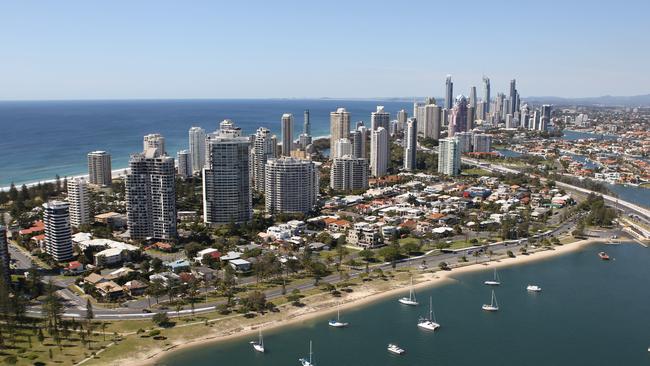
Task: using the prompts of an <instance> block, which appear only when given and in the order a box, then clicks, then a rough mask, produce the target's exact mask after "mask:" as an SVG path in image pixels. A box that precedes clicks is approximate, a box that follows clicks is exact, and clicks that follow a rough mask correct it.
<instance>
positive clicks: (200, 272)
mask: <svg viewBox="0 0 650 366" xmlns="http://www.w3.org/2000/svg"><path fill="white" fill-rule="evenodd" d="M192 274H193V275H194V277H196V278H197V279H200V280H202V281H203V282H210V281H212V280H213V279H214V278H215V276H216V275H217V271H215V270H214V269H212V268H208V267H196V268H193V269H192Z"/></svg>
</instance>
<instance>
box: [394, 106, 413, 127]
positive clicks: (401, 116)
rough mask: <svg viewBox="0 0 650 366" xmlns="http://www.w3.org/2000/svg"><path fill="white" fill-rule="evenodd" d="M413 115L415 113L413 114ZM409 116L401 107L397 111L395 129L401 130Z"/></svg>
mask: <svg viewBox="0 0 650 366" xmlns="http://www.w3.org/2000/svg"><path fill="white" fill-rule="evenodd" d="M413 117H415V115H413ZM408 118H409V114H408V112H407V111H405V110H403V109H401V110H400V111H399V112H397V129H398V130H399V131H403V130H404V129H405V128H406V121H407V120H408Z"/></svg>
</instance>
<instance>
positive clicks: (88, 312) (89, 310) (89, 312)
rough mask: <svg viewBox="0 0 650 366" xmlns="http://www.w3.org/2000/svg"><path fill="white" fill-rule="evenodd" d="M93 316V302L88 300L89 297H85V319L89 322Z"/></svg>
mask: <svg viewBox="0 0 650 366" xmlns="http://www.w3.org/2000/svg"><path fill="white" fill-rule="evenodd" d="M94 318H95V314H94V313H93V304H92V303H91V302H90V299H86V320H88V323H90V322H91V321H92V320H93V319H94Z"/></svg>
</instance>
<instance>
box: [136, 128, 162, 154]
mask: <svg viewBox="0 0 650 366" xmlns="http://www.w3.org/2000/svg"><path fill="white" fill-rule="evenodd" d="M149 148H154V149H158V154H159V155H167V150H165V138H164V137H163V136H162V135H161V134H159V133H151V134H149V135H145V136H144V138H143V139H142V151H147V149H149Z"/></svg>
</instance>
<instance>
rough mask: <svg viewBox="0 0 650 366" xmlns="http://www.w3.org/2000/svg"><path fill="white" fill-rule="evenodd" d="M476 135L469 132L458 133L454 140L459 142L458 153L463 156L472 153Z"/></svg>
mask: <svg viewBox="0 0 650 366" xmlns="http://www.w3.org/2000/svg"><path fill="white" fill-rule="evenodd" d="M473 135H474V134H473V133H471V132H467V131H462V132H458V133H456V134H455V135H454V138H456V139H457V140H458V152H459V153H460V154H461V155H462V154H464V153H468V152H471V151H472V136H473Z"/></svg>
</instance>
